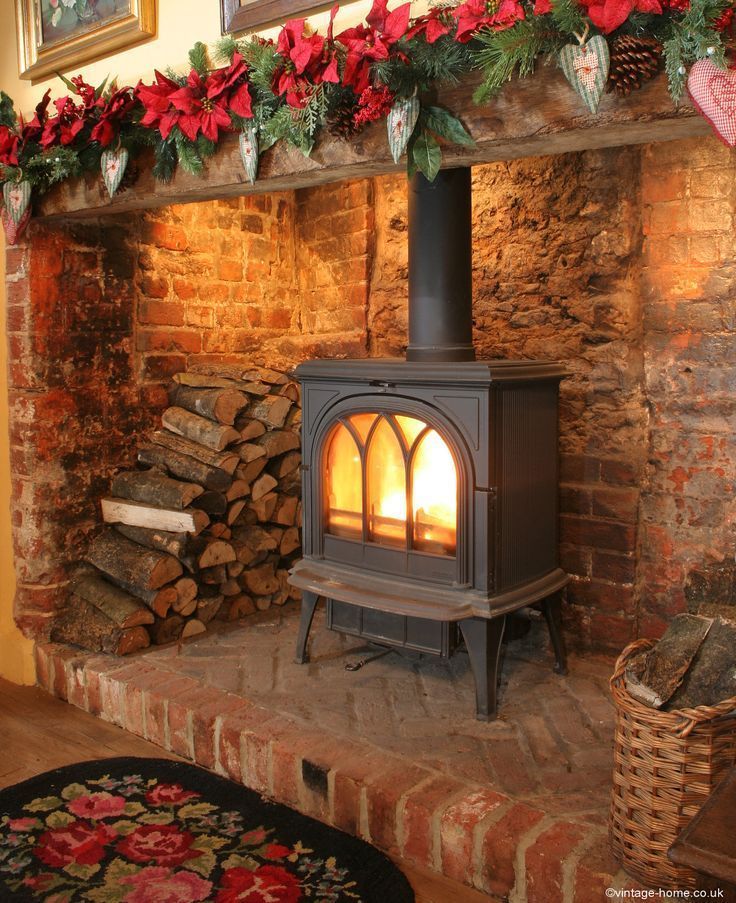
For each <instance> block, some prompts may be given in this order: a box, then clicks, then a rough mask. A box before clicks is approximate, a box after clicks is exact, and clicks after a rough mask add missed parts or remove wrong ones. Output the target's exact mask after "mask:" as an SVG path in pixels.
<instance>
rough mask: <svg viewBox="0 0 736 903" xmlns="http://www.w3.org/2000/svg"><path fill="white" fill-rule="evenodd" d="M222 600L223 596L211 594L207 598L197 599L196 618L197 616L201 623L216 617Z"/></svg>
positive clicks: (223, 599) (207, 622)
mask: <svg viewBox="0 0 736 903" xmlns="http://www.w3.org/2000/svg"><path fill="white" fill-rule="evenodd" d="M224 601H225V597H224V596H211V597H210V598H209V599H198V600H197V618H199V620H200V621H201V622H202V623H203V624H209V622H210V621H212V620H213V619H214V618H216V617H217V615H218V613H219V611H220V609H221V608H222V603H223V602H224Z"/></svg>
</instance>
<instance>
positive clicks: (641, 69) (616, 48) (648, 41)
mask: <svg viewBox="0 0 736 903" xmlns="http://www.w3.org/2000/svg"><path fill="white" fill-rule="evenodd" d="M610 55H611V62H610V65H609V69H608V82H607V83H606V91H609V92H610V91H615V92H616V94H618V95H620V96H621V97H626V96H627V95H628V94H630V93H631V92H632V91H634V90H636V89H637V88H641V86H642V84H643V83H644V82H645V81H648V80H649V79H650V78H653V77H654V76H655V75H656V74H657V72H658V71H659V66H660V63H661V61H662V45H661V44H660V43H659V41H658V40H656V38H637V37H635V36H634V35H628V34H624V35H619V37H617V38H614V39H613V41H612V42H611V48H610Z"/></svg>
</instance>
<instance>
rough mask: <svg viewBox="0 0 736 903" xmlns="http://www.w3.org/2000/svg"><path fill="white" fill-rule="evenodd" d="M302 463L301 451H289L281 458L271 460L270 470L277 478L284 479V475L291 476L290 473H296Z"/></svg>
mask: <svg viewBox="0 0 736 903" xmlns="http://www.w3.org/2000/svg"><path fill="white" fill-rule="evenodd" d="M301 463H302V455H301V452H298V451H292V452H287V454H285V455H283V456H282V457H281V458H276V460H275V461H271V462H269V465H268V472H269V473H270V474H271V475H272V476H274V477H276V479H277V480H282V479H283V478H284V477H287V476H289V474H291V473H294V471H295V470H297V469H298V467H299V465H300V464H301ZM300 476H301V475H300Z"/></svg>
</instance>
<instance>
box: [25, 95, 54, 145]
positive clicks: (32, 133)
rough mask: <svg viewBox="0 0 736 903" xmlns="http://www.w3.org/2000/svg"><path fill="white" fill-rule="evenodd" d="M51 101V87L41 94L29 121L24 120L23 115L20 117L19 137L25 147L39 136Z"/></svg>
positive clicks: (44, 124)
mask: <svg viewBox="0 0 736 903" xmlns="http://www.w3.org/2000/svg"><path fill="white" fill-rule="evenodd" d="M50 103H51V88H49V89H48V91H47V92H46V93H45V94H44V95H43V97H42V98H41V101H40V103H39V104H38V105H37V106H36V110H35V112H34V114H33V119H31V121H30V122H27V123H26V122H24V121H23V117H22V116H21V118H20V138H21V144H22V145H23V146H24V147H25V145H26V144H28V143H29V142H31V141H38V140H39V139H40V138H41V135H42V133H43V130H44V128H45V127H46V122H47V120H48V106H49V104H50Z"/></svg>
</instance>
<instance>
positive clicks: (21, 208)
mask: <svg viewBox="0 0 736 903" xmlns="http://www.w3.org/2000/svg"><path fill="white" fill-rule="evenodd" d="M3 200H4V201H5V209H6V210H7V211H8V216H10V218H11V219H12V220H13V222H14V223H15V225H16V226H17V225H18V224H19V223H20V221H21V220H22V219H23V216H24V214H25V212H26V210H28V205H29V204H30V203H31V183H30V182H26V181H25V179H24V180H23V181H22V182H6V183H5V184H4V185H3Z"/></svg>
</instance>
